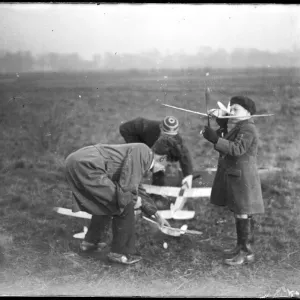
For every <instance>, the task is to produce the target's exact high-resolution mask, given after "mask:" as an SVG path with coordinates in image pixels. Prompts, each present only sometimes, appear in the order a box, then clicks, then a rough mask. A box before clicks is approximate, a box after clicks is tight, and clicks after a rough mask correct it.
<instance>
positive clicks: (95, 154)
mask: <svg viewBox="0 0 300 300" xmlns="http://www.w3.org/2000/svg"><path fill="white" fill-rule="evenodd" d="M178 159H179V150H178V147H177V146H176V142H175V141H174V140H173V139H172V138H170V137H167V136H163V137H161V138H160V139H159V140H158V141H157V142H156V143H155V145H154V146H153V147H152V150H151V149H150V148H149V147H148V146H146V145H144V144H141V143H133V144H122V145H108V144H96V145H93V146H88V147H84V148H82V149H79V150H77V151H75V152H74V153H72V154H70V155H69V156H68V157H67V159H66V179H67V181H68V183H69V186H70V188H71V190H72V194H73V196H74V197H73V207H72V210H73V211H74V212H76V211H85V212H87V213H90V214H92V219H91V223H90V226H89V229H88V232H87V233H86V236H85V239H84V241H83V242H82V244H81V249H82V250H84V251H85V250H93V249H99V250H101V248H102V247H104V246H105V244H104V243H103V241H102V242H101V239H102V238H103V234H104V232H105V231H106V229H107V227H108V226H109V224H110V221H111V219H112V232H113V240H112V245H111V252H110V253H109V255H108V258H109V259H110V260H113V261H116V262H120V263H125V264H130V263H135V262H137V261H139V260H140V259H141V257H140V256H138V255H135V253H136V251H135V217H134V207H135V205H136V204H137V203H136V201H137V199H139V200H141V207H140V208H141V210H142V211H143V212H144V213H145V214H146V215H147V216H152V215H155V217H156V219H157V221H158V222H159V223H160V224H161V225H164V224H166V225H169V224H168V222H167V221H166V220H164V219H163V218H161V217H160V216H159V215H158V213H157V208H156V206H155V204H154V202H153V200H152V199H151V197H150V196H149V195H147V193H146V192H145V190H144V189H143V188H142V186H141V184H140V183H141V180H142V178H143V176H144V174H145V173H146V172H147V171H149V170H151V171H153V170H160V169H163V168H164V167H165V165H166V164H167V163H168V161H171V162H172V161H178Z"/></svg>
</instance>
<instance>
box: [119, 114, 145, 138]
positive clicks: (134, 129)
mask: <svg viewBox="0 0 300 300" xmlns="http://www.w3.org/2000/svg"><path fill="white" fill-rule="evenodd" d="M141 127H142V118H136V119H133V120H130V121H128V122H125V123H123V124H121V125H120V127H119V132H120V134H121V135H122V137H123V138H124V140H125V142H126V143H141V139H140V132H141V129H142V128H141Z"/></svg>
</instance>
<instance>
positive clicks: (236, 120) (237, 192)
mask: <svg viewBox="0 0 300 300" xmlns="http://www.w3.org/2000/svg"><path fill="white" fill-rule="evenodd" d="M255 112H256V107H255V103H254V101H253V100H252V99H250V98H248V97H244V96H236V97H233V98H231V100H230V111H225V109H224V110H222V109H218V110H210V112H209V114H210V115H213V116H215V117H217V118H216V121H217V123H218V125H219V126H220V128H219V129H218V130H217V131H215V130H213V129H212V128H211V127H209V126H205V127H204V130H203V131H202V134H203V136H204V138H205V139H207V140H208V141H209V142H211V143H212V144H214V149H215V150H217V151H218V152H219V161H218V169H217V172H216V176H215V179H214V182H213V186H212V191H211V197H210V201H211V203H212V204H215V205H219V206H227V207H228V208H229V209H230V210H231V211H232V212H233V213H234V215H235V223H236V233H237V244H236V246H235V247H234V248H233V249H227V250H224V253H225V255H226V256H228V258H226V259H225V261H224V262H225V264H228V265H232V266H236V265H242V264H245V263H251V262H253V261H254V252H253V249H252V247H251V244H253V243H254V233H253V230H254V223H253V220H252V215H254V214H261V213H264V202H263V199H262V191H261V183H260V177H259V174H258V169H257V165H256V163H257V162H256V157H257V149H258V141H259V137H258V132H257V129H256V127H255V125H254V121H253V118H252V116H253V115H254V114H255ZM226 116H228V117H226ZM229 119H230V122H231V124H233V126H234V127H233V128H232V129H231V130H230V131H229V132H228V120H229Z"/></svg>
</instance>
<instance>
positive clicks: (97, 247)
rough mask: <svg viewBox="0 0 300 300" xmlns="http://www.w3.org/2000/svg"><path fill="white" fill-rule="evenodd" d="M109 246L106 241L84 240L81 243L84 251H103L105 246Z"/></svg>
mask: <svg viewBox="0 0 300 300" xmlns="http://www.w3.org/2000/svg"><path fill="white" fill-rule="evenodd" d="M106 247H107V244H106V243H97V244H94V243H89V242H87V241H82V242H81V244H80V249H81V250H82V251H102V250H103V249H104V248H106Z"/></svg>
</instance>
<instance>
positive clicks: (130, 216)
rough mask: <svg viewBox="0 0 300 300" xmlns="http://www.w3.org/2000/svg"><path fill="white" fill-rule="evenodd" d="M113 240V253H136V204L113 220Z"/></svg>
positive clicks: (130, 204)
mask: <svg viewBox="0 0 300 300" xmlns="http://www.w3.org/2000/svg"><path fill="white" fill-rule="evenodd" d="M112 232H113V240H112V245H111V252H114V253H120V254H134V253H135V217H134V204H133V203H129V204H128V205H127V206H126V207H125V209H124V211H123V213H122V214H121V215H120V216H114V217H113V220H112Z"/></svg>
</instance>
